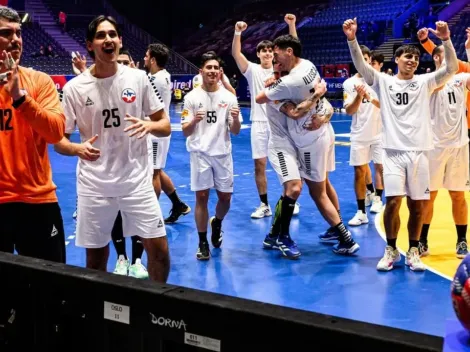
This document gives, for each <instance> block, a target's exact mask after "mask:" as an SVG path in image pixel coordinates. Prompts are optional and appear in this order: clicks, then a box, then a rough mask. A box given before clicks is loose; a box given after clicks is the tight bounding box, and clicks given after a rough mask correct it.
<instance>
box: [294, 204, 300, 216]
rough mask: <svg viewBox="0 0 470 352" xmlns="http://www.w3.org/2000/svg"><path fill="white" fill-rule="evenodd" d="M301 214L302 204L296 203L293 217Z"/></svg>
mask: <svg viewBox="0 0 470 352" xmlns="http://www.w3.org/2000/svg"><path fill="white" fill-rule="evenodd" d="M299 213H300V204H299V203H297V202H295V205H294V212H293V213H292V215H297V214H299Z"/></svg>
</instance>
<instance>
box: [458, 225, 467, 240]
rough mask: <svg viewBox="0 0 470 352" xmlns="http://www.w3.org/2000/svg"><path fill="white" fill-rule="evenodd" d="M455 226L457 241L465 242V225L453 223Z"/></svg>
mask: <svg viewBox="0 0 470 352" xmlns="http://www.w3.org/2000/svg"><path fill="white" fill-rule="evenodd" d="M455 227H456V228H457V243H460V242H467V225H455Z"/></svg>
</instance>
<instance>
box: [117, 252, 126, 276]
mask: <svg viewBox="0 0 470 352" xmlns="http://www.w3.org/2000/svg"><path fill="white" fill-rule="evenodd" d="M128 270H129V260H127V259H126V258H124V256H123V255H120V256H119V258H118V260H117V262H116V267H115V268H114V272H113V273H114V274H116V275H123V276H127V274H128Z"/></svg>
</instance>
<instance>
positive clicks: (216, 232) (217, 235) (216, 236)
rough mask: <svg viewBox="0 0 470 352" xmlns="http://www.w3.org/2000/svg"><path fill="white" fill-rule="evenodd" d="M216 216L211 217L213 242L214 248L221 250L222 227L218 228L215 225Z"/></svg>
mask: <svg viewBox="0 0 470 352" xmlns="http://www.w3.org/2000/svg"><path fill="white" fill-rule="evenodd" d="M214 220H215V216H213V217H211V219H210V224H211V230H212V234H211V242H212V245H213V246H214V248H220V246H221V245H222V233H223V231H222V226H218V225H216V224H214Z"/></svg>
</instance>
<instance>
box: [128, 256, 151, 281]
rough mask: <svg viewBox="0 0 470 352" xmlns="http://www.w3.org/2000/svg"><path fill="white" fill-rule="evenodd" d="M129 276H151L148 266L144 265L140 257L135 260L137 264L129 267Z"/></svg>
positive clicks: (145, 277)
mask: <svg viewBox="0 0 470 352" xmlns="http://www.w3.org/2000/svg"><path fill="white" fill-rule="evenodd" d="M129 276H130V277H135V278H136V279H144V280H146V279H148V278H149V273H148V271H147V268H145V266H143V265H142V262H141V260H140V259H136V260H135V264H132V265H131V266H130V267H129Z"/></svg>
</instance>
